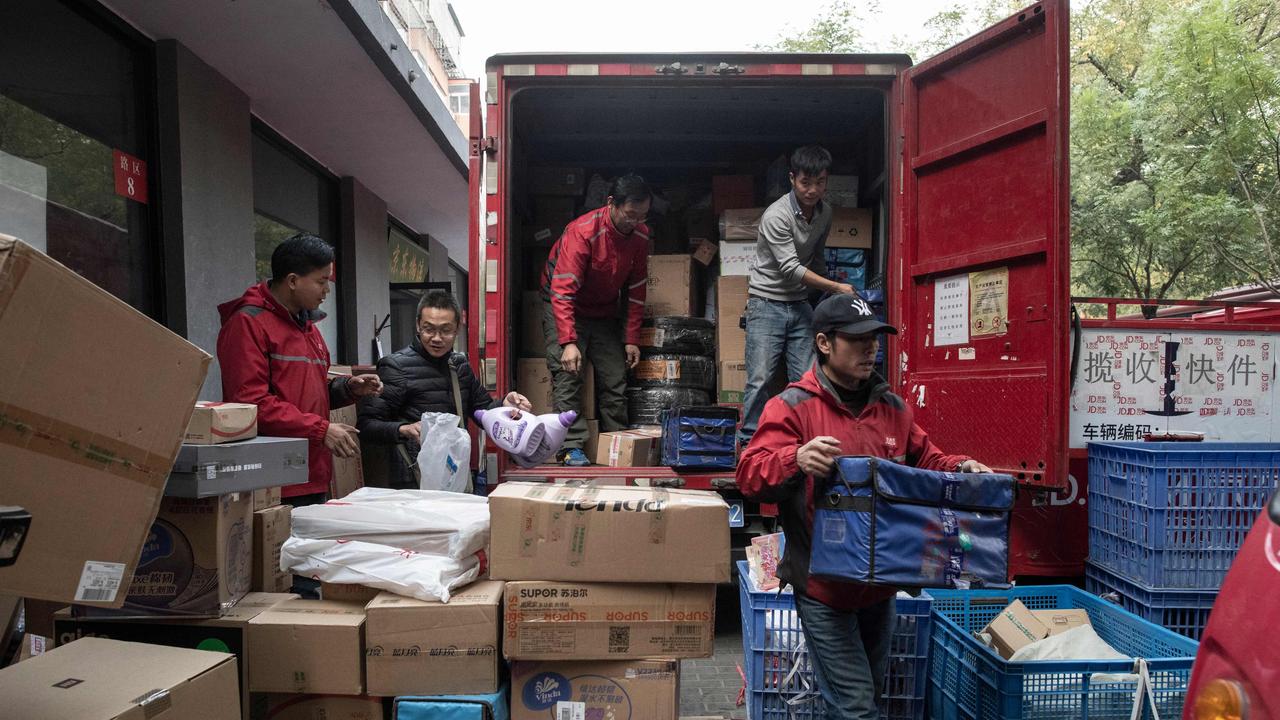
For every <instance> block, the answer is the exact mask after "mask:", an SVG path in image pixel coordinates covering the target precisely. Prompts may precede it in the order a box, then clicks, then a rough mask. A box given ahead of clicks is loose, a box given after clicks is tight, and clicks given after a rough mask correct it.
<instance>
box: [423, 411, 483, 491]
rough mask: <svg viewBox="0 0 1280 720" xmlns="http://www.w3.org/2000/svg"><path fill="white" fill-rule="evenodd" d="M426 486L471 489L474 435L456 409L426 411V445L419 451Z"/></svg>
mask: <svg viewBox="0 0 1280 720" xmlns="http://www.w3.org/2000/svg"><path fill="white" fill-rule="evenodd" d="M418 472H419V473H421V475H422V482H421V484H420V485H419V487H420V488H422V489H423V490H445V491H448V492H458V493H464V492H467V489H468V487H469V486H470V485H471V436H470V435H468V434H467V431H466V430H464V429H462V428H460V427H458V416H457V415H454V414H452V413H434V412H425V413H422V449H421V450H419V451H418Z"/></svg>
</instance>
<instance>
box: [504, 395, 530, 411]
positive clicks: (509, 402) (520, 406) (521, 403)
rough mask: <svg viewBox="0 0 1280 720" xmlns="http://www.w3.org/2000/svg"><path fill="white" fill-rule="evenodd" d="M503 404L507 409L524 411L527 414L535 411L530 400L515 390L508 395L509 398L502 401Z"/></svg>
mask: <svg viewBox="0 0 1280 720" xmlns="http://www.w3.org/2000/svg"><path fill="white" fill-rule="evenodd" d="M502 404H503V405H506V406H507V407H510V408H515V409H517V410H524V411H526V412H528V411H530V410H533V403H531V402H529V398H527V397H525V396H523V395H521V394H520V393H518V392H516V391H515V390H512V391H511V392H509V393H507V396H506V397H505V398H503V400H502Z"/></svg>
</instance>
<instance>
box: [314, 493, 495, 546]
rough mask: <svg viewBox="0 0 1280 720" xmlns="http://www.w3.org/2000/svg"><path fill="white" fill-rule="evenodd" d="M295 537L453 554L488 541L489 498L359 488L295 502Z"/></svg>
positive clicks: (462, 494) (461, 494)
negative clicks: (319, 499)
mask: <svg viewBox="0 0 1280 720" xmlns="http://www.w3.org/2000/svg"><path fill="white" fill-rule="evenodd" d="M292 533H293V536H294V537H297V538H302V539H307V540H344V539H351V540H360V541H363V542H370V543H375V544H378V545H390V546H392V547H395V548H404V549H408V550H413V551H415V552H420V553H427V554H431V555H441V556H444V557H449V558H453V559H455V560H456V559H459V558H464V557H467V556H470V555H474V554H476V553H477V552H479V551H480V550H483V549H484V547H485V545H486V544H488V542H489V503H488V499H487V498H482V497H478V496H476V495H469V494H465V493H456V492H442V491H432V490H391V489H387V488H374V487H366V488H360V489H359V490H356V491H355V492H353V493H351V494H350V495H348V496H346V497H344V498H339V499H337V500H330V501H329V502H327V503H325V504H323V505H308V506H304V507H299V508H294V511H293V517H292Z"/></svg>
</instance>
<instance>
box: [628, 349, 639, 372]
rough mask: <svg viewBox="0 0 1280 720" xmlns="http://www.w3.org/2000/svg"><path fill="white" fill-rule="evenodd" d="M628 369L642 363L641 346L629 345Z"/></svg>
mask: <svg viewBox="0 0 1280 720" xmlns="http://www.w3.org/2000/svg"><path fill="white" fill-rule="evenodd" d="M626 350H627V367H628V368H633V367H635V366H636V365H638V364H639V363H640V346H638V345H627V346H626Z"/></svg>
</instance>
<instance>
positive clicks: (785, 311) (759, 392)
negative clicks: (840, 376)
mask: <svg viewBox="0 0 1280 720" xmlns="http://www.w3.org/2000/svg"><path fill="white" fill-rule="evenodd" d="M746 319H747V389H746V392H744V393H743V394H742V426H741V428H740V429H739V430H738V444H739V445H745V444H746V443H748V442H750V440H751V436H752V435H755V433H756V424H757V423H759V422H760V413H761V411H763V410H764V404H765V402H766V401H768V400H769V397H770V394H769V382H770V380H772V379H773V376H774V373H776V372H777V371H778V367H779V365H781V363H782V362H783V359H784V358H785V360H786V363H787V382H795V381H797V380H799V379H800V376H801V375H803V374H805V372H806V371H807V370H808V369H809V368H810V367H812V366H813V308H811V307H809V303H807V302H803V301H801V302H780V301H778V300H766V299H765V298H761V297H752V298H749V299H748V300H747V315H746Z"/></svg>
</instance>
